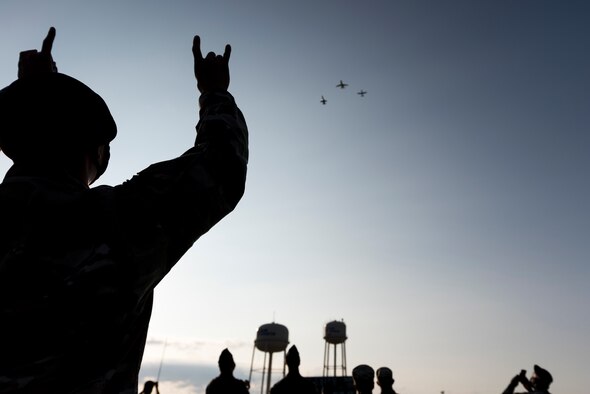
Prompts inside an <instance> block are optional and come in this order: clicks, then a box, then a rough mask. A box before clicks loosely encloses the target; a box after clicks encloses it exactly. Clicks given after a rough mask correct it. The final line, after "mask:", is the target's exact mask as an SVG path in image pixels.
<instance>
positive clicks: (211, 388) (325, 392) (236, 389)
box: [140, 345, 553, 394]
mask: <svg viewBox="0 0 590 394" xmlns="http://www.w3.org/2000/svg"><path fill="white" fill-rule="evenodd" d="M285 363H286V365H287V367H288V373H287V374H286V375H285V376H284V377H283V379H281V380H279V381H278V382H277V383H275V384H274V385H273V386H272V387H271V389H270V394H351V393H352V392H354V393H356V394H373V390H374V389H375V382H376V383H377V385H378V386H379V390H380V393H381V394H397V392H396V391H395V390H394V389H393V383H394V382H395V379H394V378H393V372H392V370H391V369H390V368H387V367H381V368H378V369H377V371H375V370H374V369H373V368H372V367H370V366H369V365H366V364H360V365H357V366H356V367H355V368H354V369H353V370H352V388H347V387H343V386H341V387H335V386H334V385H333V384H330V383H329V378H328V379H326V382H325V383H326V384H322V385H320V387H318V386H317V385H316V384H314V381H313V380H312V379H310V378H306V377H303V376H302V375H301V373H300V372H299V365H300V364H301V358H300V356H299V350H298V349H297V347H296V346H295V345H293V346H291V348H289V351H288V352H287V354H286V357H285ZM218 365H219V376H217V377H215V378H214V379H213V380H211V382H210V383H209V384H208V385H207V389H206V391H205V393H206V394H248V393H249V389H250V382H249V381H248V380H240V379H237V378H236V377H234V374H233V372H234V369H235V367H236V363H235V362H234V358H233V356H232V354H231V353H230V351H229V350H228V349H224V350H223V351H222V352H221V355H220V356H219V361H218ZM375 378H376V380H375ZM552 382H553V377H552V376H551V374H550V373H549V371H547V370H546V369H543V368H541V367H539V366H538V365H535V366H534V371H533V373H532V374H531V377H530V378H527V376H526V370H521V372H520V373H519V374H518V375H516V376H515V377H513V378H512V379H511V380H510V383H509V385H508V387H506V389H505V390H504V391H503V392H502V394H517V393H515V391H514V390H516V388H517V387H518V385H519V384H520V385H522V387H523V388H524V389H525V391H524V392H525V393H530V394H550V393H549V386H550V385H551V383H552ZM154 388H155V392H154V391H153V389H154ZM152 392H153V393H154V394H160V392H159V391H158V382H153V381H147V382H146V383H145V385H144V389H143V391H142V392H141V393H140V394H151V393H152ZM441 394H444V391H442V392H441Z"/></svg>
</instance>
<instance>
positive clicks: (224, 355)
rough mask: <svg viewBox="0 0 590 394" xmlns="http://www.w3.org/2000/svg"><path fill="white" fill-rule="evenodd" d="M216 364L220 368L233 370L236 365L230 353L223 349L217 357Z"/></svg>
mask: <svg viewBox="0 0 590 394" xmlns="http://www.w3.org/2000/svg"><path fill="white" fill-rule="evenodd" d="M218 364H219V366H220V367H229V368H233V367H235V366H236V364H235V362H234V356H232V354H231V353H230V351H229V350H227V349H223V351H222V352H221V354H220V355H219V360H218Z"/></svg>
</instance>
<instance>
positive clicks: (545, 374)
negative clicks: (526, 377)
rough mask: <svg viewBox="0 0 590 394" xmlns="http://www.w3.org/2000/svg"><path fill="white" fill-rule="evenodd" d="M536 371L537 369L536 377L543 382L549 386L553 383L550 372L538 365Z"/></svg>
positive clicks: (535, 367)
mask: <svg viewBox="0 0 590 394" xmlns="http://www.w3.org/2000/svg"><path fill="white" fill-rule="evenodd" d="M534 369H535V375H537V376H538V377H539V378H541V380H543V382H545V383H546V384H548V385H549V384H551V383H553V376H551V374H550V373H549V371H547V370H546V369H543V368H541V367H539V366H538V365H535V366H534Z"/></svg>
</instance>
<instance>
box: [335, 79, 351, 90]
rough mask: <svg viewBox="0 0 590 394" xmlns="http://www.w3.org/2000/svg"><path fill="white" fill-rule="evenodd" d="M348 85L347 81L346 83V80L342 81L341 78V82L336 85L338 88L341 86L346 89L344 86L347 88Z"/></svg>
mask: <svg viewBox="0 0 590 394" xmlns="http://www.w3.org/2000/svg"><path fill="white" fill-rule="evenodd" d="M347 86H348V84H347V83H344V82H342V80H340V83H339V84H338V85H336V87H337V88H340V89H344V88H345V87H347Z"/></svg>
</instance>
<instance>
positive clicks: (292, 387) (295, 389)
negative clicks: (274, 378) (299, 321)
mask: <svg viewBox="0 0 590 394" xmlns="http://www.w3.org/2000/svg"><path fill="white" fill-rule="evenodd" d="M286 362H287V367H289V372H288V373H287V376H285V377H284V378H283V379H281V380H280V381H278V382H277V383H276V384H275V385H274V386H273V387H272V388H271V389H270V394H316V393H317V390H316V388H315V385H314V384H313V383H312V382H310V381H309V380H307V379H305V378H304V377H303V376H301V373H299V365H300V364H301V358H300V357H299V351H298V350H297V348H296V347H295V345H293V346H291V348H289V351H288V352H287V357H286Z"/></svg>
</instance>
